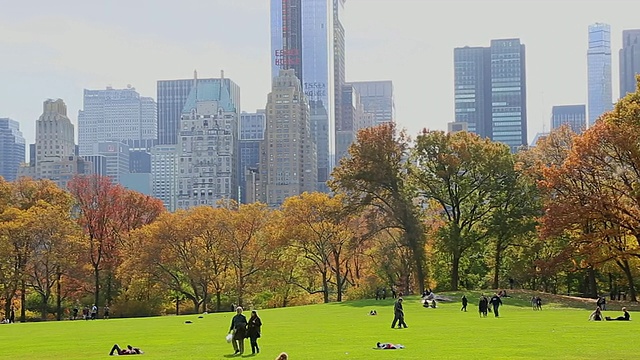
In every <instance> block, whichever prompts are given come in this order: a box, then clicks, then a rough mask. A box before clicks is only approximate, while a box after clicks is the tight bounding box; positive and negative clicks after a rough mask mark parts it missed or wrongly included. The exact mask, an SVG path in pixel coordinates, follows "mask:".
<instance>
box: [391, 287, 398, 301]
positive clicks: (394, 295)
mask: <svg viewBox="0 0 640 360" xmlns="http://www.w3.org/2000/svg"><path fill="white" fill-rule="evenodd" d="M391 296H392V297H393V298H394V299H395V298H396V297H397V294H396V288H395V287H393V286H392V287H391Z"/></svg>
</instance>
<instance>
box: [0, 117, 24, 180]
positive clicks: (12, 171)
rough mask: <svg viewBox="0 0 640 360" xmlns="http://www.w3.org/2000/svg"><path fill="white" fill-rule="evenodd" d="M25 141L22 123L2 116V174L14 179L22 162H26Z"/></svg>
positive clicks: (0, 159) (6, 178)
mask: <svg viewBox="0 0 640 360" xmlns="http://www.w3.org/2000/svg"><path fill="white" fill-rule="evenodd" d="M24 154H25V141H24V137H23V136H22V132H20V124H19V123H18V122H17V121H15V120H12V119H9V118H0V176H2V177H3V178H4V179H5V180H7V181H13V180H15V179H16V175H17V174H18V168H19V167H20V164H21V163H23V162H24Z"/></svg>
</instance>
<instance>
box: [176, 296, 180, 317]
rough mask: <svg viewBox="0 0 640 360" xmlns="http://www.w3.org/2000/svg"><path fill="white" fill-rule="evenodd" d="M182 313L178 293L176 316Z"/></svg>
mask: <svg viewBox="0 0 640 360" xmlns="http://www.w3.org/2000/svg"><path fill="white" fill-rule="evenodd" d="M178 315H180V296H177V295H176V316H178Z"/></svg>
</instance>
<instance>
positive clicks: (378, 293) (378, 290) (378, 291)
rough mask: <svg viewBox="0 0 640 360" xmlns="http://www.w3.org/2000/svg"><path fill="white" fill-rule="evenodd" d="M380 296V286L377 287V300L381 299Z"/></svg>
mask: <svg viewBox="0 0 640 360" xmlns="http://www.w3.org/2000/svg"><path fill="white" fill-rule="evenodd" d="M380 298H381V294H380V288H376V300H380Z"/></svg>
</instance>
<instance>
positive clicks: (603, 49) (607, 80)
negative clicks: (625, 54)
mask: <svg viewBox="0 0 640 360" xmlns="http://www.w3.org/2000/svg"><path fill="white" fill-rule="evenodd" d="M587 72H588V87H589V91H588V93H589V102H588V110H589V126H591V125H593V124H594V123H595V122H596V120H597V119H598V118H599V117H600V115H602V114H604V113H605V112H607V111H610V110H611V109H613V104H612V94H611V27H610V26H609V25H608V24H602V23H596V24H593V25H589V50H588V51H587Z"/></svg>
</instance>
